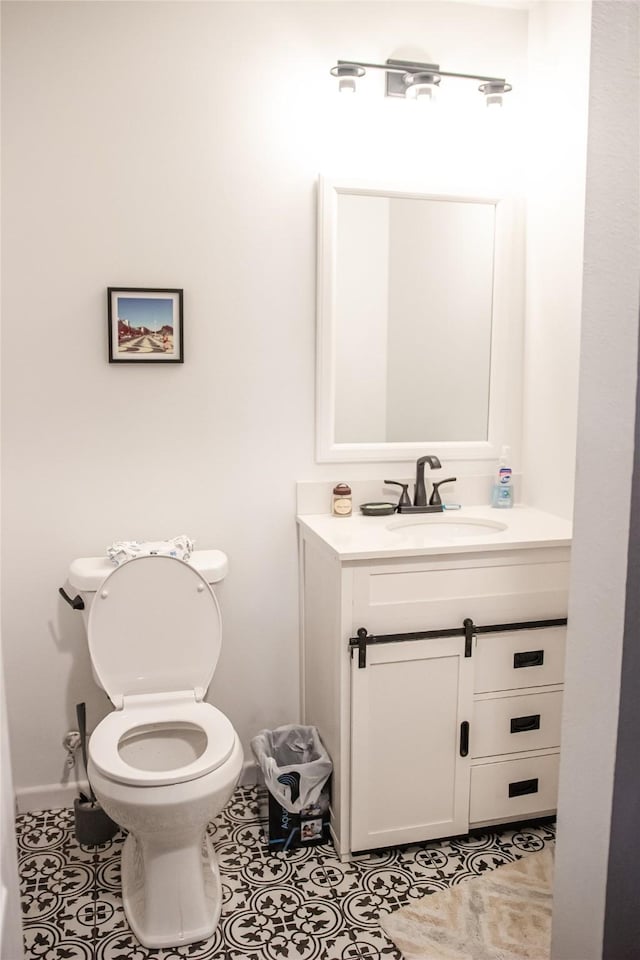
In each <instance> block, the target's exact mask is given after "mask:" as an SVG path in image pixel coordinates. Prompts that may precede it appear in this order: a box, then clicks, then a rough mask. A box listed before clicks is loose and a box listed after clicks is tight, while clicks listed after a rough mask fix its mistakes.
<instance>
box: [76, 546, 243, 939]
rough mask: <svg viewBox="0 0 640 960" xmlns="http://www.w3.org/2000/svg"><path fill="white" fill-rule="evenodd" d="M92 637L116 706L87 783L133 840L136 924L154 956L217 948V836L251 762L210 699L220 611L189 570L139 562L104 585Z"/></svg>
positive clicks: (95, 661)
mask: <svg viewBox="0 0 640 960" xmlns="http://www.w3.org/2000/svg"><path fill="white" fill-rule="evenodd" d="M78 563H82V562H81V561H76V562H75V565H76V568H77V564H78ZM225 563H226V558H225ZM225 569H226V567H225ZM72 570H73V568H72ZM70 580H71V576H70ZM87 594H88V591H87V589H86V584H85V588H84V596H85V597H86V596H87ZM87 629H88V638H89V649H90V652H91V658H92V665H93V669H94V673H95V676H96V679H97V680H98V682H99V683H100V684H101V685H102V686H103V687H104V689H105V690H106V691H107V693H108V694H109V696H110V698H111V700H112V701H113V703H114V705H115V706H116V709H115V710H114V711H113V712H112V713H110V714H109V715H108V716H107V717H105V718H104V720H102V722H101V723H99V724H98V726H97V727H96V729H95V730H94V732H93V734H92V736H91V739H90V741H89V770H88V773H89V778H90V781H91V784H92V786H93V789H94V791H95V793H96V796H97V797H98V799H99V800H100V802H101V804H102V806H103V807H104V809H105V811H106V812H107V813H108V814H109V816H110V817H112V819H113V820H115V821H116V823H118V824H120V826H122V827H123V828H125V829H126V830H128V831H129V835H128V837H127V839H126V841H125V844H124V848H123V852H122V871H121V872H122V893H123V902H124V909H125V913H126V915H127V919H128V921H129V925H130V926H131V929H132V931H133V932H134V933H135V935H136V936H137V937H138V939H139V940H140V942H141V943H142V944H143V946H146V947H176V946H184V945H186V944H189V943H193V942H195V941H197V940H203V939H206V938H208V937H210V936H211V935H212V934H213V932H214V930H215V928H216V925H217V923H218V919H219V916H220V910H221V905H222V897H221V886H220V877H219V872H218V867H217V862H216V858H215V852H214V849H213V845H212V843H211V841H210V839H209V837H208V836H207V832H206V827H207V824H208V823H209V821H210V820H212V819H213V818H214V817H216V816H217V814H219V813H220V811H221V810H222V809H223V807H224V806H225V804H226V803H227V801H228V800H229V798H230V797H231V794H232V793H233V790H234V789H235V786H236V784H237V782H238V779H239V776H240V772H241V770H242V763H243V753H242V747H241V745H240V742H239V740H238V737H237V735H236V733H235V731H234V729H233V726H232V725H231V723H230V721H229V720H228V719H227V717H225V716H224V714H222V713H221V712H220V711H219V710H217V709H216V708H215V707H213V706H211V705H210V704H208V703H205V702H203V700H202V698H203V696H204V693H205V691H206V689H207V687H208V686H209V683H210V681H211V677H212V675H213V672H214V670H215V666H216V663H217V659H218V656H219V652H220V612H219V608H218V604H217V601H216V599H215V596H214V594H213V591H212V590H211V588H210V587H209V584H208V583H207V580H206V579H205V577H203V576H202V575H201V574H200V573H199V572H198V571H197V570H196V569H194V567H192V566H190V565H189V564H187V563H184V562H183V561H181V560H176V559H174V558H169V557H155V556H154V557H137V558H135V559H133V560H129V561H127V562H126V563H124V564H122V565H121V566H120V567H116V568H115V569H113V570H112V572H111V573H109V575H108V576H107V577H106V579H104V581H103V582H101V583H100V585H99V587H98V588H97V590H96V593H95V595H94V598H93V602H92V604H91V609H90V611H89V616H88V625H87Z"/></svg>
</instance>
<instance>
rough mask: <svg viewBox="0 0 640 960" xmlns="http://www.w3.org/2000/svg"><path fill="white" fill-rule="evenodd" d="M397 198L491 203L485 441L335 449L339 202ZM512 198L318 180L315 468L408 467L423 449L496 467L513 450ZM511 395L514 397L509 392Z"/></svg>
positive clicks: (515, 252)
mask: <svg viewBox="0 0 640 960" xmlns="http://www.w3.org/2000/svg"><path fill="white" fill-rule="evenodd" d="M341 193H343V194H344V193H347V194H357V195H359V196H385V197H404V198H409V199H421V200H451V201H458V202H460V201H464V202H466V203H492V204H494V205H495V208H496V210H495V212H496V234H495V256H494V273H493V309H492V323H491V369H490V377H489V418H488V431H487V440H470V441H462V440H459V441H448V442H438V441H435V442H434V441H433V440H430V439H429V438H428V437H427V438H425V439H424V440H416V441H415V442H410V443H409V442H405V441H403V442H400V443H396V442H380V443H370V442H369V443H336V441H335V395H336V394H335V368H336V365H335V349H336V307H335V294H336V249H337V223H338V217H337V214H338V197H339V195H340V194H341ZM521 221H522V215H521V209H520V204H519V203H517V202H516V201H515V200H513V199H507V198H496V197H487V196H462V195H453V194H436V193H427V192H425V191H424V190H423V189H413V188H407V187H405V186H392V187H389V185H388V184H382V183H364V182H362V181H352V180H348V181H347V180H340V179H333V178H329V177H320V178H319V181H318V276H317V284H318V286H317V340H316V460H317V461H318V462H320V463H342V462H348V461H350V462H356V461H370V462H374V461H386V460H395V461H408V460H415V459H416V458H417V457H419V456H421V455H422V454H423V453H424V452H425V450H427V451H428V452H429V453H430V454H435V455H436V456H438V457H440V458H441V459H446V460H495V459H496V458H497V457H498V455H499V453H500V448H501V446H502V445H503V444H510V445H517V443H518V442H519V437H515V436H514V435H513V434H514V425H513V417H509V416H508V407H509V406H510V405H511V404H514V403H515V404H516V407H517V409H518V410H519V409H520V403H521V393H522V329H523V312H524V303H523V300H524V297H523V261H524V250H523V240H522V235H523V230H522V222H521ZM515 392H517V396H516V395H514V393H515Z"/></svg>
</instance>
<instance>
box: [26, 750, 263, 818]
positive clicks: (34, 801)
mask: <svg viewBox="0 0 640 960" xmlns="http://www.w3.org/2000/svg"><path fill="white" fill-rule="evenodd" d="M239 783H240V786H241V787H252V786H254V785H255V784H256V783H257V769H256V765H255V762H254V761H253V760H245V761H244V763H243V764H242V773H241V774H240V781H239ZM81 790H82V792H83V793H89V784H88V783H87V782H86V781H80V783H75V782H74V783H64V784H63V783H48V784H44V785H43V786H40V787H24V788H23V789H22V790H16V812H17V813H37V812H38V811H40V810H58V809H59V808H60V807H72V806H73V801H74V800H75V798H76V797H77V796H78V794H79V792H80V791H81Z"/></svg>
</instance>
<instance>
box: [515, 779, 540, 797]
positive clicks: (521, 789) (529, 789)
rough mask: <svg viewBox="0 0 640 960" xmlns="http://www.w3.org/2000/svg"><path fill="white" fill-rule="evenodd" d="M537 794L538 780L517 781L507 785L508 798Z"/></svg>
mask: <svg viewBox="0 0 640 960" xmlns="http://www.w3.org/2000/svg"><path fill="white" fill-rule="evenodd" d="M537 792H538V778H537V777H534V778H533V779H532V780H517V781H516V782H515V783H510V784H509V796H510V797H525V796H526V795H527V794H528V793H537Z"/></svg>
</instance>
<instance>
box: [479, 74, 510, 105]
mask: <svg viewBox="0 0 640 960" xmlns="http://www.w3.org/2000/svg"><path fill="white" fill-rule="evenodd" d="M478 90H479V91H480V93H484V98H485V101H486V104H487V106H488V107H501V106H502V97H503V94H505V93H508V92H509V90H511V85H510V84H508V83H505V82H504V80H489V82H488V83H481V84H480V86H479V87H478Z"/></svg>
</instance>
